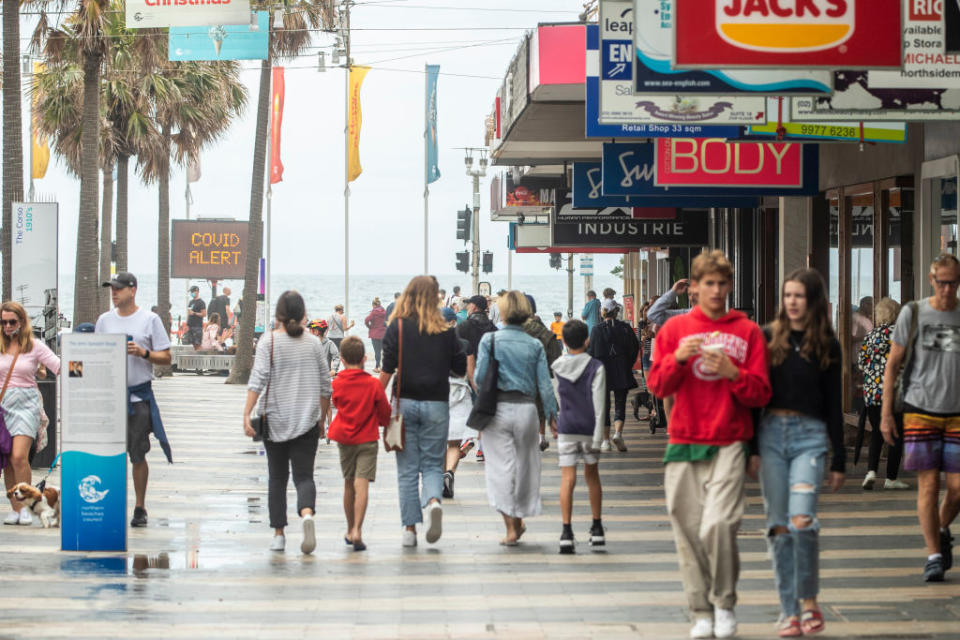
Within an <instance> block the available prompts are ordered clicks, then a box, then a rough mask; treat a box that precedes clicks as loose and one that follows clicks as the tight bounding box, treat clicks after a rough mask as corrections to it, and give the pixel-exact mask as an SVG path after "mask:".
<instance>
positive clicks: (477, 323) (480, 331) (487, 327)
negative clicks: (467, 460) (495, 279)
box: [447, 296, 499, 462]
mask: <svg viewBox="0 0 960 640" xmlns="http://www.w3.org/2000/svg"><path fill="white" fill-rule="evenodd" d="M466 307H467V319H466V320H464V321H463V322H462V323H460V324H458V325H457V336H458V337H459V338H461V339H462V340H466V344H467V346H466V352H467V377H466V381H467V384H468V385H470V389H471V390H472V391H473V392H474V393H476V391H477V388H478V384H477V381H476V379H475V377H474V375H473V374H474V372H475V371H476V368H477V349H478V348H479V346H480V340H481V339H482V338H483V336H484V335H486V334H487V333H490V332H492V331H496V330H497V325H496V324H494V322H493V320H491V319H490V318H489V317H488V316H487V312H488V303H487V299H486V298H485V297H484V296H473V297H472V298H469V299H468V300H467V302H466ZM494 309H496V307H494ZM497 314H498V315H499V310H497ZM471 395H472V394H471ZM470 431H472V430H470ZM470 431H467V433H468V434H469V433H470ZM451 441H452V438H451ZM473 445H474V441H473V440H467V441H463V442H461V443H460V451H459V453H458V458H461V457H464V456H466V455H467V453H469V451H470V449H471V448H473ZM476 445H477V461H478V462H483V459H484V458H483V448H482V447H481V445H480V435H479V434H476ZM447 455H448V456H449V455H452V454H451V453H449V452H448V453H447Z"/></svg>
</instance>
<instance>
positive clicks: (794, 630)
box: [777, 618, 803, 638]
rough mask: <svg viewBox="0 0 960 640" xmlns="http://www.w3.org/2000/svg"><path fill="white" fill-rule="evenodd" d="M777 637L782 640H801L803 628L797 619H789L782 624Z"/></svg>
mask: <svg viewBox="0 0 960 640" xmlns="http://www.w3.org/2000/svg"><path fill="white" fill-rule="evenodd" d="M777 635H778V636H779V637H781V638H799V637H800V636H802V635H803V628H802V627H801V626H800V621H799V620H797V619H796V618H789V619H787V620H784V621H783V622H781V623H780V626H779V631H778V633H777Z"/></svg>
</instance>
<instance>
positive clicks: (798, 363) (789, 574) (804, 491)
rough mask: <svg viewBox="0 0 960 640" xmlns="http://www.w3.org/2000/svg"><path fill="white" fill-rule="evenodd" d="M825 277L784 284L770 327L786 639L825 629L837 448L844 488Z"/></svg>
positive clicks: (771, 460)
mask: <svg viewBox="0 0 960 640" xmlns="http://www.w3.org/2000/svg"><path fill="white" fill-rule="evenodd" d="M824 289H825V288H824V284H823V278H822V277H821V276H820V274H819V273H817V272H816V271H814V270H812V269H800V270H797V271H794V272H793V273H791V274H790V275H789V276H787V278H786V279H785V281H784V284H783V290H782V292H781V306H780V312H779V314H778V315H777V319H776V320H775V321H774V322H773V323H772V324H771V325H770V326H769V327H768V328H767V330H766V334H767V339H768V343H769V349H770V384H771V386H772V387H773V397H772V398H771V400H770V404H769V405H768V406H767V408H766V410H765V412H764V416H763V420H762V421H761V425H760V430H759V434H758V441H759V449H760V459H761V465H760V480H761V484H762V486H763V502H764V511H765V512H766V517H767V541H768V544H769V546H770V550H771V555H772V557H773V568H774V571H775V573H776V576H777V580H776V582H777V590H778V591H779V595H780V608H781V615H780V637H798V636H801V635H808V634H812V633H817V632H819V631H822V630H823V629H824V622H823V615H822V614H821V613H820V607H819V605H818V604H817V593H818V591H819V576H818V571H817V567H818V556H819V530H820V524H819V522H818V521H817V513H816V510H817V497H818V493H819V489H820V485H821V484H822V482H823V475H824V471H825V469H824V467H825V466H826V459H827V452H828V448H829V444H830V443H832V445H833V446H832V448H833V460H832V462H831V463H830V478H829V483H828V484H829V487H830V490H831V491H837V490H839V489H840V487H841V486H842V485H843V482H844V464H845V455H844V448H843V412H842V405H841V398H842V396H841V394H842V377H841V366H842V362H843V354H842V351H841V349H840V343H839V342H838V341H837V338H836V336H835V335H834V332H833V328H832V326H831V324H830V316H829V313H828V311H827V309H828V306H827V298H826V295H825V293H824Z"/></svg>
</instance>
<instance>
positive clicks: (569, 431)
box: [550, 320, 607, 553]
mask: <svg viewBox="0 0 960 640" xmlns="http://www.w3.org/2000/svg"><path fill="white" fill-rule="evenodd" d="M589 342H590V340H589V337H588V333H587V325H586V324H585V323H583V322H581V321H579V320H570V321H569V322H567V323H566V324H565V325H563V343H564V344H565V345H566V346H567V354H566V355H564V356H561V357H560V358H558V359H557V361H556V362H554V363H553V367H552V368H553V372H554V374H555V375H554V377H553V385H554V390H555V391H556V393H557V397H558V398H559V406H560V413H559V414H558V416H557V419H556V420H555V421H551V424H550V430H551V431H553V436H554V437H555V438H557V453H558V455H559V458H560V474H561V481H560V511H561V513H562V515H563V533H561V534H560V553H574V538H573V529H572V528H571V525H570V521H571V519H572V517H573V488H574V486H575V485H576V484H577V463H578V462H579V461H580V460H583V476H584V478H585V479H586V481H587V488H588V489H589V491H590V510H591V511H592V512H593V526H592V527H591V528H590V545H591V546H594V547H598V546H602V545H604V544H605V538H604V532H603V524H602V523H601V521H600V506H601V502H602V489H601V487H600V471H599V468H598V464H599V457H600V444H601V441H602V440H603V430H604V426H603V415H604V409H605V408H606V402H607V399H606V395H607V383H606V375H605V373H604V369H603V363H601V362H600V361H599V360H597V359H596V358H592V357H590V355H589V354H587V352H586V351H587V345H588V343H589Z"/></svg>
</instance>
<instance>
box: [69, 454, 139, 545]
mask: <svg viewBox="0 0 960 640" xmlns="http://www.w3.org/2000/svg"><path fill="white" fill-rule="evenodd" d="M60 482H61V485H62V486H61V487H60V499H61V501H62V503H61V509H60V541H61V548H62V549H63V550H64V551H126V550H127V454H126V452H123V453H119V454H116V455H112V456H98V455H94V454H92V453H87V452H85V451H64V452H63V466H62V470H61V481H60Z"/></svg>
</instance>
